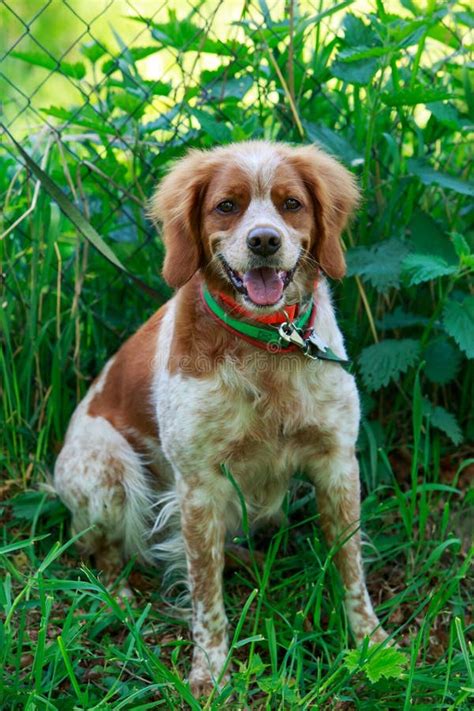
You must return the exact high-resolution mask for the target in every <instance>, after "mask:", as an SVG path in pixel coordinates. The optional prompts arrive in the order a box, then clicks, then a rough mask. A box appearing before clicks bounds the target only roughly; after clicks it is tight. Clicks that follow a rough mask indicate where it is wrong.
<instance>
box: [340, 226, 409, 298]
mask: <svg viewBox="0 0 474 711" xmlns="http://www.w3.org/2000/svg"><path fill="white" fill-rule="evenodd" d="M407 253H408V247H407V246H406V244H405V243H403V242H401V241H400V240H397V239H390V240H386V241H384V242H380V243H379V244H375V245H374V246H373V247H353V248H352V249H349V250H348V251H347V255H346V256H347V273H348V275H349V276H353V275H355V274H357V275H358V276H361V277H362V279H363V280H364V281H368V282H369V283H370V284H372V286H373V287H374V288H375V289H377V291H380V292H385V291H387V290H388V289H389V288H390V287H393V286H399V284H400V274H401V269H402V262H403V259H404V258H405V256H406V255H407Z"/></svg>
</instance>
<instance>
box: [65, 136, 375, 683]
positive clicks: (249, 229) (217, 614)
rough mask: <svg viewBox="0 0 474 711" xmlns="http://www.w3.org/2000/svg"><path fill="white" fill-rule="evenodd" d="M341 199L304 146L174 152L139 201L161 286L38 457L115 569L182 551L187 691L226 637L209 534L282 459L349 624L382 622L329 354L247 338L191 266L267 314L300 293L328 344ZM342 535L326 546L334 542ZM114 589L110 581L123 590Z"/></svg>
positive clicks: (282, 482) (101, 563)
mask: <svg viewBox="0 0 474 711" xmlns="http://www.w3.org/2000/svg"><path fill="white" fill-rule="evenodd" d="M357 199H358V190H357V188H356V185H355V182H354V179H353V177H352V176H351V174H350V173H349V172H348V171H347V170H346V169H345V168H344V167H342V166H341V165H340V164H339V163H338V162H337V161H336V160H334V159H333V158H331V157H329V156H328V155H326V154H325V153H323V152H322V151H320V150H319V149H317V148H315V147H312V146H306V147H299V148H293V147H289V146H287V145H283V144H278V143H270V142H264V141H252V142H248V143H241V144H234V145H230V146H226V147H222V148H217V149H214V150H211V151H207V152H202V151H191V152H190V153H189V154H188V156H187V157H185V158H184V159H182V160H181V161H179V162H178V163H177V164H176V166H175V167H174V168H173V170H172V171H171V172H170V173H169V174H168V176H167V177H165V179H164V180H163V181H162V183H161V185H160V186H159V187H158V190H157V192H156V194H155V196H154V198H153V201H152V208H151V214H152V216H153V218H156V219H157V220H160V221H161V222H162V224H163V229H164V242H165V246H166V258H165V262H164V268H163V275H164V278H165V279H166V281H167V282H168V284H170V285H171V286H173V287H176V288H177V292H176V294H175V296H174V297H173V298H172V299H171V300H170V301H169V302H168V303H166V304H165V305H164V306H163V307H162V308H161V309H160V310H159V311H158V312H157V313H156V314H155V315H154V316H152V317H151V318H150V319H149V321H147V323H146V324H145V325H144V326H142V328H141V329H140V330H139V331H138V332H137V333H136V334H135V335H134V336H132V337H131V338H130V339H129V340H128V341H127V342H126V343H125V344H124V345H123V346H122V348H121V349H120V350H119V351H118V353H117V354H116V355H115V356H114V357H112V358H111V359H110V360H109V361H108V363H107V364H106V366H105V367H104V369H103V371H102V373H101V375H100V376H99V377H98V379H97V380H96V381H95V382H94V383H93V385H92V386H91V388H90V389H89V392H88V394H87V395H86V397H85V398H84V400H83V401H82V402H81V403H80V404H79V406H78V407H77V409H76V411H75V413H74V415H73V417H72V420H71V423H70V425H69V429H68V432H67V436H66V441H65V444H64V447H63V449H62V451H61V453H60V455H59V457H58V460H57V463H56V468H55V487H56V490H57V492H58V493H59V495H60V497H61V499H62V500H63V502H64V503H65V504H66V506H68V508H69V509H70V510H71V512H72V530H73V532H78V531H80V530H82V529H85V528H87V527H89V526H91V525H92V524H95V527H94V528H93V530H92V531H89V532H88V533H87V534H85V536H83V537H82V539H81V544H82V546H83V547H84V549H85V550H86V551H87V552H89V553H91V554H93V555H95V558H96V563H97V566H98V567H99V568H100V569H102V570H103V571H104V573H105V574H108V575H109V576H110V577H112V576H114V575H116V574H117V573H118V572H119V571H120V568H121V566H122V564H123V561H124V560H125V559H126V557H127V556H130V555H134V554H139V555H141V556H142V557H143V558H145V559H148V560H156V559H158V558H160V557H164V558H166V559H168V560H171V559H172V558H173V556H174V555H176V554H179V553H180V552H182V553H183V555H184V556H185V558H186V563H187V577H188V583H189V588H190V593H191V599H192V632H193V637H194V643H195V648H194V656H193V663H192V670H191V675H190V683H191V688H192V691H193V693H194V694H196V695H199V694H201V693H203V692H204V693H205V692H207V691H208V690H209V689H210V688H211V686H212V684H213V683H215V682H216V680H217V679H218V677H219V675H221V674H222V672H223V671H224V670H223V665H224V663H225V660H226V657H227V653H228V646H227V645H228V642H227V620H226V614H225V610H224V605H223V597H222V570H223V564H224V543H225V538H226V534H227V533H228V532H229V531H232V530H234V531H235V530H236V529H238V527H239V523H240V521H241V505H240V503H239V496H238V492H236V488H235V486H234V485H233V484H232V483H231V481H230V480H229V478H226V477H225V476H224V475H223V473H222V468H221V465H222V464H226V465H227V466H228V468H229V470H230V471H231V473H232V475H233V478H234V482H236V483H237V484H238V487H239V488H240V490H241V493H242V494H243V496H244V498H245V502H246V509H247V512H248V515H249V518H250V520H251V521H256V520H265V519H268V518H271V517H274V516H275V514H276V513H277V512H278V510H279V508H280V506H281V503H282V500H283V497H284V495H285V493H286V491H287V490H288V486H289V482H290V479H291V477H292V474H294V473H295V472H296V471H297V470H298V471H304V472H305V473H306V475H307V476H308V477H309V479H310V480H311V482H312V483H313V484H314V486H315V489H316V495H317V502H318V507H319V512H320V520H321V526H322V529H323V531H324V533H325V535H326V537H327V540H328V543H329V544H330V545H332V544H335V543H337V541H338V540H339V543H340V549H339V552H338V554H337V556H336V560H337V564H338V567H339V570H340V573H341V576H342V580H343V582H344V585H345V589H346V598H345V606H346V610H347V615H348V618H349V621H350V624H351V627H352V630H353V633H354V636H355V638H356V640H357V641H360V640H361V639H363V638H364V637H365V636H367V635H369V636H371V640H372V641H381V640H382V639H384V638H385V637H386V635H385V633H384V631H383V630H382V628H381V627H380V623H379V620H378V619H377V617H376V615H375V613H374V610H373V608H372V605H371V602H370V599H369V595H368V593H367V589H366V585H365V582H364V574H363V569H362V560H361V550H360V533H359V530H358V528H359V515H360V492H359V470H358V463H357V459H356V455H355V442H356V438H357V432H358V427H359V399H358V394H357V388H356V384H355V382H354V378H353V377H352V375H350V374H349V373H348V372H346V370H344V369H343V368H342V367H341V365H340V364H338V363H334V362H328V361H325V360H311V359H310V358H307V357H306V356H305V355H304V354H303V352H302V351H300V350H299V349H297V350H296V351H290V352H287V353H281V352H274V350H272V349H270V348H267V349H265V348H257V347H256V345H255V344H254V343H249V342H248V340H246V339H245V338H242V337H241V336H240V334H239V333H236V332H232V331H229V329H227V328H224V324H223V323H222V322H219V320H218V319H216V317H215V316H214V314H212V313H210V312H209V310H208V309H207V308H206V305H205V303H204V302H203V299H202V294H201V289H202V285H203V283H205V284H206V285H207V289H208V290H209V292H210V293H211V294H212V295H213V296H214V298H215V299H216V301H217V302H218V303H219V304H220V305H221V307H222V308H223V309H224V310H226V311H227V312H232V313H233V315H234V316H235V317H236V318H238V319H241V320H242V321H245V322H247V323H249V322H250V323H251V322H254V323H255V322H257V323H261V322H262V321H263V322H264V323H265V324H268V323H273V324H278V323H280V322H281V320H283V319H287V318H289V317H290V316H291V315H295V314H296V313H297V312H298V309H299V308H300V305H301V304H302V303H303V302H304V301H305V300H306V301H307V300H308V298H309V299H310V298H311V296H312V297H313V303H314V307H313V309H314V310H313V326H314V329H315V332H316V333H317V334H318V336H319V337H320V338H322V339H323V340H324V341H325V342H326V343H327V344H328V345H329V347H330V348H331V349H332V351H333V352H334V353H335V354H337V355H338V356H339V357H341V358H344V357H345V351H344V344H343V339H342V335H341V333H340V331H339V328H338V326H337V323H336V318H335V315H334V310H333V307H332V305H331V299H330V294H329V289H328V284H327V281H326V277H325V276H324V275H327V276H328V277H331V278H333V279H340V278H341V277H342V276H343V275H344V272H345V262H344V255H343V251H342V249H341V245H340V234H341V231H342V230H343V228H344V226H345V224H346V222H347V219H348V217H349V215H350V213H351V211H352V210H353V208H354V206H355V204H356V202H357ZM341 544H342V545H341ZM125 592H126V591H125Z"/></svg>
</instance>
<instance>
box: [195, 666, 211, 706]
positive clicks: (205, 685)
mask: <svg viewBox="0 0 474 711" xmlns="http://www.w3.org/2000/svg"><path fill="white" fill-rule="evenodd" d="M189 688H190V689H191V693H192V695H193V696H194V698H195V699H200V698H201V697H202V696H204V697H205V698H207V697H208V696H209V695H210V693H211V691H213V689H214V682H213V681H212V679H211V677H210V676H209V674H206V673H205V672H204V671H203V670H202V669H198V670H196V672H194V671H192V672H191V674H190V677H189Z"/></svg>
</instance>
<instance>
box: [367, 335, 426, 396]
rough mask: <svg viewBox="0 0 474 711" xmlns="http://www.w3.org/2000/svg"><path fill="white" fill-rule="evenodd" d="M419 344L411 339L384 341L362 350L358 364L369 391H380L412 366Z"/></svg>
mask: <svg viewBox="0 0 474 711" xmlns="http://www.w3.org/2000/svg"><path fill="white" fill-rule="evenodd" d="M419 355H420V344H419V342H418V341H415V340H414V339H412V338H404V339H401V340H395V339H386V340H384V341H380V343H375V344H374V345H372V346H368V347H367V348H364V350H363V351H362V352H361V354H360V356H359V359H358V362H359V368H360V373H361V376H362V380H363V382H364V385H365V387H366V388H367V390H369V391H373V390H380V388H382V387H384V386H386V385H388V384H389V383H390V382H391V381H396V380H398V379H399V376H400V375H401V374H402V373H406V371H407V370H408V369H409V368H411V367H412V366H414V365H415V364H416V362H417V361H418V358H419Z"/></svg>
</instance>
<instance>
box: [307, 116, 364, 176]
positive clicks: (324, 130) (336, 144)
mask: <svg viewBox="0 0 474 711" xmlns="http://www.w3.org/2000/svg"><path fill="white" fill-rule="evenodd" d="M303 126H304V129H305V131H306V134H307V136H308V138H309V139H310V140H311V141H314V142H315V143H319V145H320V146H321V147H322V148H325V149H326V150H327V151H329V152H330V153H332V154H333V155H335V156H337V157H338V158H341V159H342V160H343V161H345V162H346V163H348V164H349V165H350V164H352V163H355V162H356V161H360V160H361V159H362V155H361V154H360V153H358V152H357V151H356V149H355V148H354V146H353V145H352V143H351V142H350V141H348V140H347V139H346V138H344V136H343V135H342V134H341V132H336V131H333V130H332V129H330V128H329V127H328V126H323V125H321V126H317V125H316V124H314V123H310V122H309V121H304V120H303Z"/></svg>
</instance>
